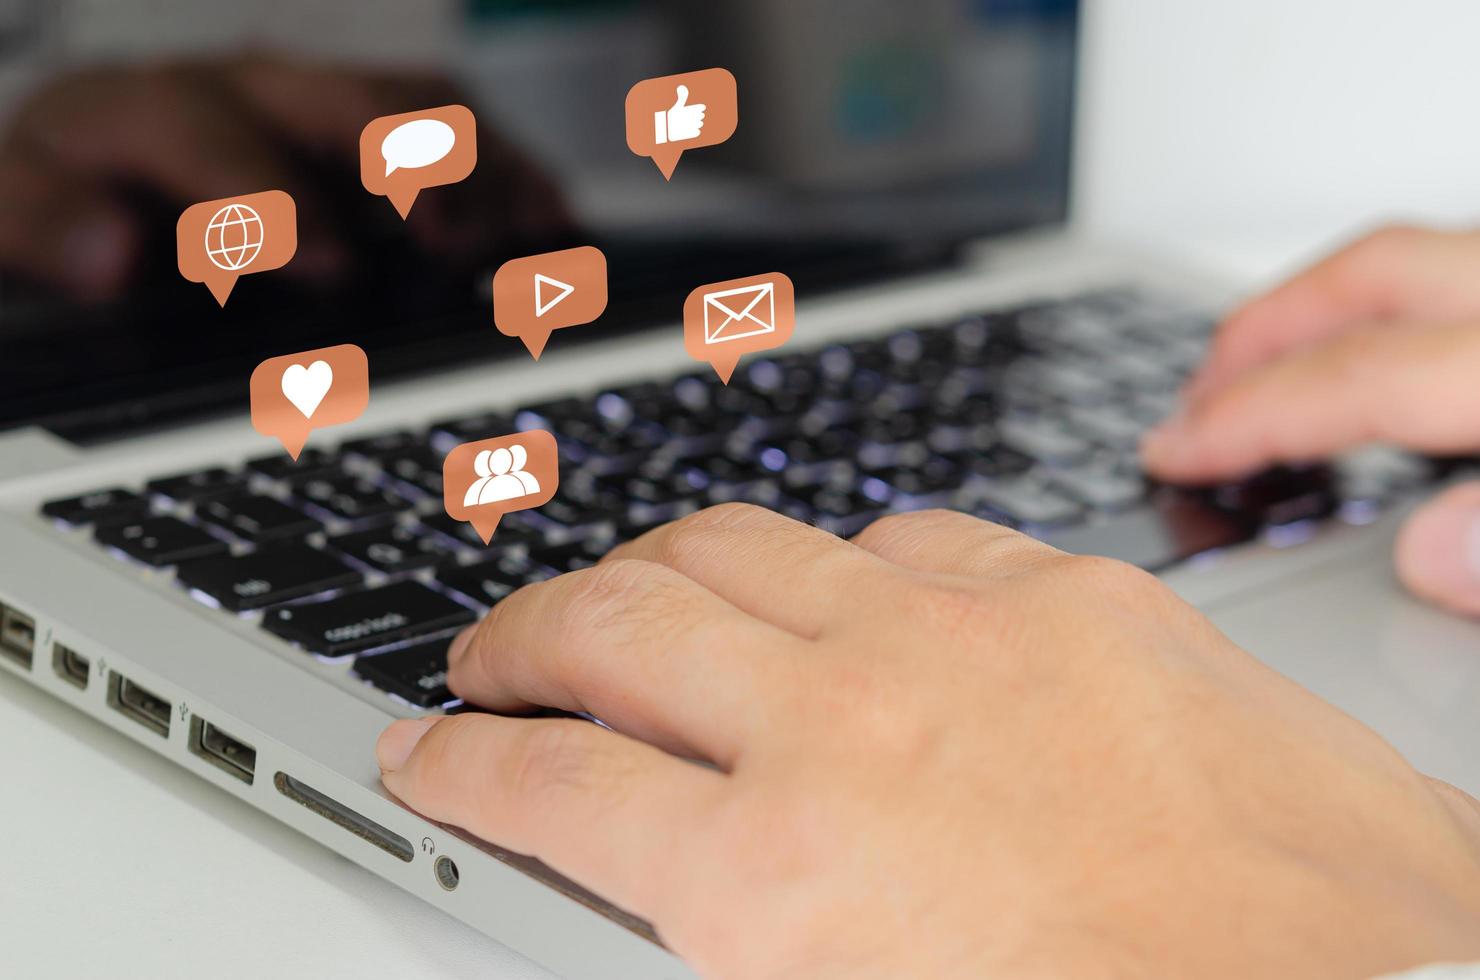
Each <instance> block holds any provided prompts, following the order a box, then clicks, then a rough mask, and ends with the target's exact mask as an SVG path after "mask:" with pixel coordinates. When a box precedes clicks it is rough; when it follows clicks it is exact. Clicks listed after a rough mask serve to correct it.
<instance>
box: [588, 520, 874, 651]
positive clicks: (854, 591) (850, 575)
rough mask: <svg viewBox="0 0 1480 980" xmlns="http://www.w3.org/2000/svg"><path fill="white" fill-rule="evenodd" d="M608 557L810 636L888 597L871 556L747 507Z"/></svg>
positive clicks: (667, 530)
mask: <svg viewBox="0 0 1480 980" xmlns="http://www.w3.org/2000/svg"><path fill="white" fill-rule="evenodd" d="M607 557H608V558H609V559H619V558H636V559H639V560H641V561H648V562H656V563H657V564H660V565H666V566H668V567H669V568H673V569H676V570H677V571H679V572H681V573H682V574H683V575H685V576H687V577H688V578H690V579H693V580H694V581H695V582H698V583H699V584H700V585H702V586H704V587H705V588H706V589H708V590H709V591H711V592H713V593H714V594H715V595H718V596H720V597H722V598H723V599H725V600H726V601H727V602H729V603H730V604H731V605H733V606H735V607H736V608H737V609H740V610H741V611H743V612H746V613H748V614H750V615H751V616H754V617H756V618H758V619H761V620H765V621H766V622H769V623H774V624H775V625H777V626H779V627H781V629H783V630H786V631H787V632H790V633H793V634H795V635H797V636H802V637H808V638H815V637H816V636H818V634H819V633H821V631H822V630H823V628H824V627H825V626H826V625H827V624H828V623H829V622H832V621H835V620H838V619H843V618H851V616H852V615H853V614H854V613H856V611H857V610H858V609H859V608H860V607H862V606H867V605H871V604H877V603H879V602H882V601H884V600H885V599H887V598H889V597H890V596H891V595H892V591H891V578H890V571H891V569H890V567H889V566H888V565H887V564H885V563H883V562H880V561H879V560H878V559H877V558H875V557H874V556H873V555H870V554H868V553H867V552H865V551H861V550H860V549H858V548H856V547H854V546H853V545H852V544H850V543H848V542H847V541H844V540H842V539H840V538H838V537H836V536H834V535H832V534H829V533H828V532H826V531H824V530H822V529H820V528H816V527H812V526H810V525H808V524H802V523H801V522H799V521H794V520H792V519H791V518H788V517H782V516H781V515H780V514H777V513H775V512H774V511H769V510H766V509H765V508H762V507H755V506H752V505H750V504H721V505H719V506H717V507H710V508H708V509H706V510H701V511H699V512H698V513H696V514H690V515H689V516H688V517H684V518H682V519H680V520H677V521H674V522H673V523H671V524H665V525H663V526H662V527H660V528H656V529H654V530H652V531H649V532H648V533H646V534H644V535H643V536H642V537H640V538H638V539H636V540H635V541H629V542H627V543H626V544H623V545H619V546H618V547H616V548H614V549H612V551H611V553H610V554H609V555H608V556H607Z"/></svg>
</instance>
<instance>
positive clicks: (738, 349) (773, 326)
mask: <svg viewBox="0 0 1480 980" xmlns="http://www.w3.org/2000/svg"><path fill="white" fill-rule="evenodd" d="M796 320H797V312H796V289H795V288H794V287H793V286H792V284H791V280H790V279H788V278H787V277H786V276H784V275H782V274H781V273H779V272H768V273H766V274H765V275H763V276H750V277H748V278H745V279H730V280H728V281H726V282H715V283H710V284H709V285H707V286H700V287H699V288H698V289H696V290H694V291H693V292H692V293H689V298H688V299H686V300H684V304H683V346H684V349H685V350H687V351H688V352H689V356H690V357H692V358H693V359H694V360H696V361H708V362H709V364H710V365H711V366H713V368H714V371H715V373H716V374H718V375H719V379H720V380H721V381H723V382H724V383H725V384H729V383H730V375H732V374H734V373H735V365H736V364H738V363H740V358H741V357H742V356H743V355H745V354H753V353H755V352H756V351H763V350H775V349H776V348H777V347H780V346H781V345H782V344H784V343H786V342H787V341H788V340H790V339H791V333H792V330H794V329H795V328H796Z"/></svg>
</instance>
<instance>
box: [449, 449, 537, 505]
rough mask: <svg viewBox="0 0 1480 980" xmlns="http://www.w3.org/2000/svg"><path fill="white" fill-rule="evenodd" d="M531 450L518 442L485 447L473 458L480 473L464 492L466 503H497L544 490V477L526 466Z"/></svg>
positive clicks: (474, 469) (475, 469) (475, 468)
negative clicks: (528, 450)
mask: <svg viewBox="0 0 1480 980" xmlns="http://www.w3.org/2000/svg"><path fill="white" fill-rule="evenodd" d="M528 462H529V454H528V453H527V452H526V451H525V449H524V447H523V446H521V445H519V444H518V443H515V444H514V445H512V446H510V447H508V448H507V449H505V448H503V447H500V448H498V449H484V450H482V451H481V452H479V453H478V455H477V456H475V457H474V458H473V472H474V473H476V474H478V479H476V480H474V481H473V483H472V485H471V486H470V487H468V492H467V493H466V494H465V495H464V496H463V506H464V507H474V506H477V505H478V504H496V503H499V502H501V501H504V500H514V499H516V498H519V497H528V496H531V495H532V494H536V493H539V492H540V481H539V480H537V479H535V477H534V474H533V473H529V472H527V471H526V470H525V469H524V467H525V465H526V464H527V463H528Z"/></svg>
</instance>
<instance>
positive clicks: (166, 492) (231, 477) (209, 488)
mask: <svg viewBox="0 0 1480 980" xmlns="http://www.w3.org/2000/svg"><path fill="white" fill-rule="evenodd" d="M241 484H242V478H241V476H240V475H239V474H236V473H233V472H231V471H230V470H228V469H225V468H223V467H220V466H213V467H211V468H210V469H208V470H197V471H195V472H194V473H179V474H176V475H175V476H166V477H161V478H160V479H158V480H150V481H149V482H148V483H147V484H146V485H145V489H147V490H148V491H149V492H150V493H157V494H160V495H161V496H165V497H169V498H170V499H171V500H175V501H179V502H180V503H188V502H190V501H192V500H204V499H205V498H206V497H215V496H218V495H220V494H223V493H230V492H231V491H233V490H236V489H238V488H240V487H241Z"/></svg>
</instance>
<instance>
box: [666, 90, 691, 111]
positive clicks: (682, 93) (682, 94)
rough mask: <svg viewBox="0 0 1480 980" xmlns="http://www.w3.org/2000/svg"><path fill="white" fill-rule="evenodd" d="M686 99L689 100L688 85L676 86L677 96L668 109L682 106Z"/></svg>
mask: <svg viewBox="0 0 1480 980" xmlns="http://www.w3.org/2000/svg"><path fill="white" fill-rule="evenodd" d="M687 101H689V87H688V86H687V85H680V86H679V87H678V98H677V100H675V101H674V103H673V107H672V109H670V110H669V111H670V112H671V111H673V109H680V108H682V107H683V104H684V103H685V102H687Z"/></svg>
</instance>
